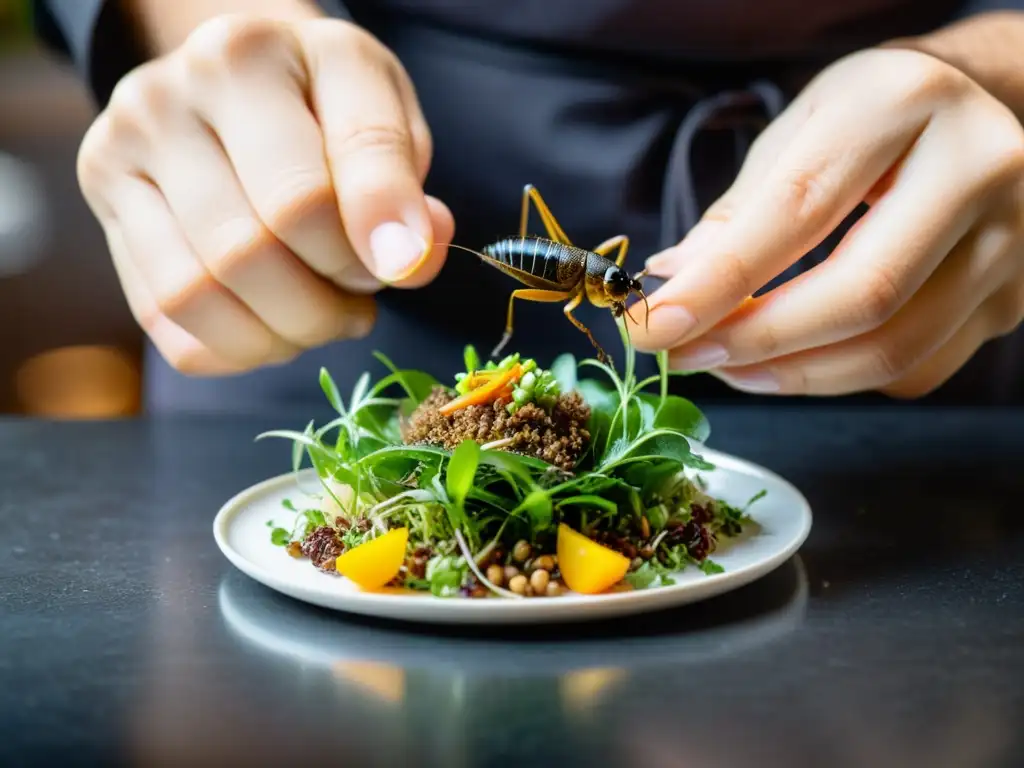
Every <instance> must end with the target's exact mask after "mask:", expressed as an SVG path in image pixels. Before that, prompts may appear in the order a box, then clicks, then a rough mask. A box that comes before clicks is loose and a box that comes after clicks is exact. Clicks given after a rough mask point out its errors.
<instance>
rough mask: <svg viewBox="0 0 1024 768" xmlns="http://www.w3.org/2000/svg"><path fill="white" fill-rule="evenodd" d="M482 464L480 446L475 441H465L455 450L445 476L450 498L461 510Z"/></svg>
mask: <svg viewBox="0 0 1024 768" xmlns="http://www.w3.org/2000/svg"><path fill="white" fill-rule="evenodd" d="M479 464H480V446H479V445H478V444H477V443H476V442H475V441H473V440H463V441H462V442H461V443H459V444H458V446H457V447H456V448H455V452H454V453H452V458H451V460H450V461H449V462H448V470H447V472H446V474H445V488H446V489H447V491H448V496H449V498H451V500H452V501H453V502H454V503H455V504H456V506H458V508H459V509H460V510H461V509H462V508H463V505H464V504H465V501H466V495H467V494H468V493H469V489H470V488H472V487H473V476H474V475H475V474H476V468H477V466H478V465H479Z"/></svg>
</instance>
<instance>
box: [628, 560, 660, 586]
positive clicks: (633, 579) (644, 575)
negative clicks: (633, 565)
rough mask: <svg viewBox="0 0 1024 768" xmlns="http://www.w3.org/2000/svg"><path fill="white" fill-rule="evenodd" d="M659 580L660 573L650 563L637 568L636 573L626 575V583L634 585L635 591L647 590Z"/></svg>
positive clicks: (631, 572)
mask: <svg viewBox="0 0 1024 768" xmlns="http://www.w3.org/2000/svg"><path fill="white" fill-rule="evenodd" d="M657 579H658V572H657V571H656V570H655V569H654V566H652V565H651V563H650V562H649V561H648V562H646V563H644V564H643V565H641V566H640V567H639V568H637V569H636V570H635V571H630V572H629V573H627V574H626V581H627V582H629V584H630V585H632V587H633V589H647V588H648V587H649V586H651V584H653V583H654V582H655V581H657Z"/></svg>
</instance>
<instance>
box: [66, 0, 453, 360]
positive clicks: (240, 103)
mask: <svg viewBox="0 0 1024 768" xmlns="http://www.w3.org/2000/svg"><path fill="white" fill-rule="evenodd" d="M431 151H432V146H431V136H430V132H429V130H428V128H427V125H426V123H425V122H424V119H423V115H422V113H421V112H420V107H419V104H418V101H417V98H416V95H415V93H414V90H413V87H412V84H411V83H410V81H409V78H408V77H407V75H406V73H405V71H404V70H403V68H402V66H401V64H400V63H399V62H398V60H397V59H396V58H395V57H394V56H393V55H392V54H391V53H390V52H389V51H388V50H387V49H385V48H384V47H383V46H382V45H381V44H380V43H379V42H378V41H377V40H375V39H374V38H373V37H371V36H370V35H369V34H367V33H366V32H364V31H362V30H361V29H359V28H358V27H355V26H353V25H351V24H349V23H347V22H344V21H338V20H332V19H323V18H310V19H309V20H301V21H294V22H291V21H289V22H285V21H280V20H272V19H269V18H258V17H251V16H222V17H218V18H216V19H213V20H211V21H209V22H207V23H205V24H203V25H201V26H200V27H198V28H197V29H196V30H195V31H194V32H193V33H192V34H191V36H189V38H188V39H187V40H186V41H185V43H184V44H183V45H181V46H180V47H179V48H178V49H176V50H174V51H173V52H171V53H170V54H168V55H166V56H163V57H161V58H158V59H154V60H153V61H151V62H149V63H147V64H145V65H143V66H141V67H139V68H138V69H136V70H135V71H133V72H131V73H129V74H128V75H127V76H126V77H125V78H124V79H122V80H121V82H120V83H119V84H118V86H117V88H116V89H115V91H114V93H113V95H112V97H111V100H110V103H109V105H108V106H107V108H106V109H105V110H104V111H103V112H102V113H101V114H100V115H99V117H98V118H97V119H96V121H95V122H94V124H93V125H92V126H91V127H90V129H89V131H88V132H87V134H86V136H85V138H84V140H83V142H82V146H81V149H80V152H79V159H78V174H79V181H80V184H81V187H82V190H83V193H84V196H85V199H86V201H87V202H88V204H89V206H90V208H91V209H92V211H93V212H94V214H95V215H96V216H97V218H98V219H99V222H100V224H101V225H102V227H103V230H104V232H105V234H106V237H107V242H108V245H109V248H110V251H111V254H112V256H113V260H114V265H115V267H116V270H117V273H118V276H119V278H120V281H121V285H122V286H123V288H124V291H125V294H126V297H127V300H128V304H129V307H130V308H131V311H132V313H133V315H134V316H135V318H136V320H137V321H138V322H139V324H140V325H141V326H142V328H143V329H144V330H145V331H146V332H147V333H148V335H149V336H150V337H151V338H152V340H153V342H154V344H155V346H156V347H157V348H158V349H159V350H160V352H161V354H162V355H163V356H164V357H165V358H166V359H167V360H168V361H169V362H170V364H171V365H173V366H174V367H175V368H177V369H178V370H180V371H182V372H184V373H188V374H193V375H224V374H229V373H235V372H241V371H245V370H249V369H252V368H256V367H259V366H262V365H268V364H275V363H282V362H285V361H288V360H290V359H292V358H293V357H295V356H296V355H297V354H299V352H301V351H302V350H303V349H306V348H310V347H314V346H319V345H321V344H324V343H326V342H328V341H331V340H334V339H340V338H355V337H362V336H365V335H366V334H367V333H369V332H370V330H371V329H372V326H373V323H374V319H375V308H374V302H373V299H372V298H371V297H370V296H369V295H368V294H371V293H373V292H375V291H377V290H378V289H380V288H381V287H382V283H387V284H393V285H396V286H399V287H403V288H411V287H419V286H422V285H424V284H426V283H428V282H429V281H431V280H432V279H433V278H434V277H436V275H437V273H438V271H439V270H440V268H441V266H442V264H443V261H444V256H445V251H446V245H447V243H449V242H450V240H451V237H452V234H453V230H454V223H453V221H452V215H451V213H450V212H449V210H448V209H447V208H446V207H445V206H444V204H443V203H441V202H440V201H439V200H436V199H434V198H429V197H425V196H424V193H423V189H422V183H423V180H424V178H425V176H426V174H427V170H428V167H429V165H430V159H431Z"/></svg>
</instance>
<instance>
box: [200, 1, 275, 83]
mask: <svg viewBox="0 0 1024 768" xmlns="http://www.w3.org/2000/svg"><path fill="white" fill-rule="evenodd" d="M284 28H285V27H284V25H283V23H282V22H279V21H275V20H273V19H266V18H260V17H254V16H248V15H245V14H225V15H222V16H217V17H214V18H212V19H210V20H209V21H206V22H204V23H203V24H201V25H199V26H198V27H196V29H195V30H193V32H192V33H191V34H190V35H189V36H188V38H187V39H186V41H185V44H184V46H183V48H182V51H183V54H184V56H185V59H186V61H187V62H188V64H189V65H190V67H191V68H192V70H193V71H194V72H196V73H198V74H200V75H207V76H215V75H217V74H219V73H221V72H225V71H228V70H231V69H233V68H235V67H237V66H239V65H241V64H243V63H245V62H249V61H254V60H259V59H263V58H266V57H267V56H268V55H273V54H274V53H275V52H279V51H281V50H282V49H283V48H285V47H286V45H285V42H284V35H283V30H284Z"/></svg>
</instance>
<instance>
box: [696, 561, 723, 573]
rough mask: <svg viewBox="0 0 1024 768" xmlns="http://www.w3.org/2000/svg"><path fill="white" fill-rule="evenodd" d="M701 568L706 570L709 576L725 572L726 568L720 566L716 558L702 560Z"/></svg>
mask: <svg viewBox="0 0 1024 768" xmlns="http://www.w3.org/2000/svg"><path fill="white" fill-rule="evenodd" d="M700 569H701V570H702V571H704V573H706V574H707V575H708V576H711V575H713V574H716V573H724V572H725V568H723V567H722V566H720V565H719V564H718V563H716V562H715V561H714V560H702V561H701V564H700Z"/></svg>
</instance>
